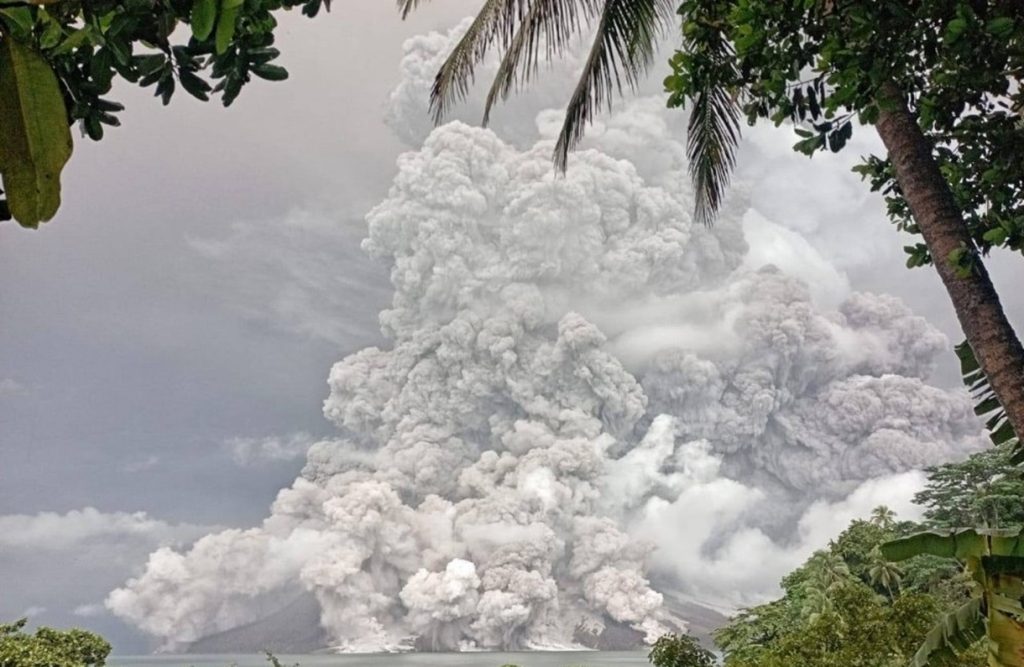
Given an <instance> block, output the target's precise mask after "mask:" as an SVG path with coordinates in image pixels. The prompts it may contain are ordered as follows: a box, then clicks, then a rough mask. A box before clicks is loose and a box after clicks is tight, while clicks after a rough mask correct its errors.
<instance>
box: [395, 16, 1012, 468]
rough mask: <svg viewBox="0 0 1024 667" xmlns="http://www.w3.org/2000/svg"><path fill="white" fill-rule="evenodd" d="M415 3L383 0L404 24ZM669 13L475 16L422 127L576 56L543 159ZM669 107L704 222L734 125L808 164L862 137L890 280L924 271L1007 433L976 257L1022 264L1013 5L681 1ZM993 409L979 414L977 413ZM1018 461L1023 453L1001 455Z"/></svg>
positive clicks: (626, 83)
mask: <svg viewBox="0 0 1024 667" xmlns="http://www.w3.org/2000/svg"><path fill="white" fill-rule="evenodd" d="M416 4H418V0H399V5H400V6H401V7H402V9H403V11H404V12H408V11H409V10H410V9H411V8H412V7H414V6H415V5H416ZM674 4H675V3H672V2H671V1H670V0H486V2H485V3H484V5H483V7H482V9H481V10H480V12H479V14H478V15H477V17H476V19H475V21H474V22H473V24H472V25H471V26H470V28H469V30H468V31H467V33H466V35H465V36H464V37H463V38H462V40H461V41H460V42H459V43H458V45H457V46H456V47H455V48H454V49H453V51H452V53H451V55H450V56H449V57H448V59H447V60H446V61H445V63H444V64H443V66H442V67H441V69H440V71H439V72H438V74H437V78H436V80H435V84H434V88H433V91H432V96H431V102H432V106H433V110H434V113H435V116H436V117H437V118H438V119H440V118H441V117H442V116H443V115H444V114H445V112H446V111H447V110H448V109H449V107H450V106H451V105H452V103H453V102H455V101H457V100H458V99H460V98H461V97H464V96H465V95H466V94H467V93H468V91H469V88H470V83H471V82H472V80H473V74H474V68H475V66H476V65H477V64H478V63H479V62H480V61H481V60H482V59H483V58H484V57H486V56H487V55H488V53H490V52H491V51H492V50H497V51H498V52H499V54H500V59H501V62H500V65H499V67H498V71H497V75H496V77H495V79H494V81H493V82H492V84H491V88H490V91H489V93H488V95H487V103H486V106H485V108H486V111H485V119H484V120H485V121H486V119H487V115H488V114H489V112H490V109H491V108H492V106H493V105H494V104H495V103H496V102H497V101H498V100H500V99H503V98H504V97H506V96H507V95H508V94H509V93H510V92H511V91H512V90H514V89H516V88H517V87H518V86H520V85H521V84H523V83H525V82H527V81H528V80H529V79H530V78H531V77H532V76H534V75H535V74H536V73H537V71H538V67H539V63H540V61H541V60H542V59H543V57H545V56H547V57H556V56H558V55H560V54H561V53H562V52H563V51H564V50H565V49H566V48H567V46H568V45H569V44H570V43H571V42H572V41H573V39H574V38H575V37H576V36H577V35H578V34H580V33H582V32H584V31H588V30H593V32H594V39H593V42H592V45H591V48H590V51H589V54H588V56H587V59H586V61H585V63H584V67H583V71H582V74H581V76H580V79H579V82H578V83H577V85H576V88H575V89H574V90H573V91H572V94H571V96H570V99H569V104H568V107H567V109H566V114H565V119H564V122H563V126H562V130H561V133H560V134H559V139H558V142H557V145H556V148H555V156H554V159H555V162H556V164H557V165H558V166H559V167H561V168H563V169H564V168H565V165H566V159H567V155H568V152H569V151H570V150H571V149H572V147H573V146H574V145H576V143H577V142H578V141H579V139H580V138H581V137H582V135H583V131H584V128H585V126H586V124H587V123H588V122H590V121H591V120H592V119H593V116H594V114H595V112H596V111H597V110H598V109H600V108H601V107H603V106H605V105H608V104H609V103H610V102H611V99H612V97H613V96H614V95H615V94H616V93H618V92H620V91H621V90H622V89H623V88H624V87H635V86H636V84H637V82H638V81H639V79H640V76H641V74H642V73H643V72H644V71H645V70H646V68H647V67H648V66H649V64H650V62H651V59H652V54H653V53H654V49H655V44H656V42H657V40H658V38H659V36H660V35H661V34H662V32H663V30H664V28H665V27H666V26H667V25H669V22H670V21H671V20H672V19H671V11H672V10H673V9H675V8H676V7H675V6H674ZM678 14H679V16H680V25H681V35H680V46H679V49H678V51H677V52H676V54H675V55H674V56H673V57H672V60H671V67H672V74H671V75H670V76H669V77H668V79H667V80H666V89H667V91H668V93H669V105H670V106H674V107H683V106H686V105H689V106H690V119H689V136H688V148H689V151H688V152H689V158H690V165H689V168H690V173H691V177H692V179H693V181H694V184H695V186H696V195H697V196H696V211H695V213H696V215H697V217H698V218H699V219H701V220H704V221H705V222H710V221H711V220H712V219H713V218H714V215H715V213H716V212H717V210H718V209H719V206H720V205H721V202H722V198H723V196H724V193H725V190H726V186H727V184H728V180H729V175H730V172H731V170H732V168H733V165H734V162H735V148H736V146H737V143H738V141H739V137H740V119H741V118H742V117H745V118H746V120H747V121H748V122H750V123H754V122H756V121H757V120H758V119H769V120H771V121H772V122H774V123H775V124H776V125H779V124H782V123H783V122H787V121H788V122H791V123H792V124H793V125H794V126H795V127H796V132H797V134H798V135H799V136H800V137H801V140H800V141H799V142H798V143H797V144H796V146H795V148H796V149H797V150H799V151H801V152H804V153H807V154H808V155H811V154H813V153H815V152H817V151H821V150H831V151H839V150H842V149H843V148H844V147H845V146H846V144H847V142H848V140H849V139H850V137H851V136H852V134H853V131H854V129H855V127H859V126H862V125H867V126H873V127H874V129H875V131H876V132H877V133H878V135H879V137H881V139H882V142H883V143H884V145H885V147H886V150H887V151H888V155H887V156H886V157H884V158H883V157H876V156H870V157H868V158H867V159H865V161H864V163H863V164H862V165H860V167H858V171H859V172H860V173H861V174H862V176H863V177H864V178H866V179H867V180H868V181H869V182H870V184H871V187H872V189H874V190H879V191H881V192H882V193H883V194H884V195H885V197H886V202H887V205H888V210H889V215H890V217H891V219H892V220H893V221H894V222H895V223H896V224H897V225H898V226H899V228H900V229H902V230H904V231H907V232H910V233H912V234H920V235H921V237H922V242H918V243H915V244H914V245H910V246H907V252H908V254H909V258H908V265H909V266H911V267H914V266H922V265H927V264H933V265H934V266H935V268H936V270H937V271H938V273H939V276H940V278H941V280H942V282H943V284H944V286H945V288H946V291H947V293H948V294H949V297H950V300H951V301H952V303H953V306H954V309H955V311H956V313H957V317H958V319H959V321H960V325H961V327H962V328H963V330H964V333H965V334H966V337H967V343H968V344H969V347H970V349H971V350H972V354H974V355H975V356H976V359H977V361H978V364H979V368H980V370H981V371H983V374H984V380H985V382H984V384H983V386H980V387H979V390H980V393H982V394H987V393H988V392H989V389H990V391H991V394H992V396H991V398H992V399H994V400H995V401H996V403H995V404H994V405H993V404H992V403H991V402H988V403H986V404H985V407H987V408H989V410H987V411H986V412H992V411H994V412H995V414H994V415H993V417H992V418H993V419H995V420H996V421H997V423H1001V422H1005V423H1006V425H1007V429H1009V430H1010V431H1015V432H1017V433H1022V432H1024V382H1022V380H1021V378H1024V347H1022V346H1021V343H1020V340H1019V338H1018V337H1017V334H1016V332H1015V331H1014V329H1013V327H1012V326H1011V325H1010V322H1009V320H1008V319H1007V317H1006V314H1005V313H1004V311H1003V308H1002V305H1001V304H1000V301H999V296H998V294H997V293H996V290H995V287H994V286H993V284H992V282H991V280H990V278H989V275H988V272H987V270H986V268H985V264H984V262H983V255H985V254H987V253H988V252H989V251H990V250H991V249H992V248H996V247H1002V248H1007V249H1010V250H1013V251H1021V250H1022V248H1024V197H1022V194H1024V169H1021V168H1020V155H1021V153H1022V152H1024V127H1022V124H1021V117H1020V114H1021V113H1022V111H1024V86H1021V85H1020V82H1021V79H1022V78H1024V48H1022V45H1024V17H1022V14H1024V11H1022V8H1021V3H1020V2H1019V0H913V1H909V2H908V1H907V0H681V2H680V4H679V6H678ZM993 408H994V410H993ZM1018 454H1020V457H1021V459H1024V449H1022V450H1018Z"/></svg>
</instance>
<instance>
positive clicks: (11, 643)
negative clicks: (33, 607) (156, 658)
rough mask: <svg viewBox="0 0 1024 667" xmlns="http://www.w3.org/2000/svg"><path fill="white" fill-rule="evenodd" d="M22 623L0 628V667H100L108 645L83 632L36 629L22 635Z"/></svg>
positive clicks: (103, 662)
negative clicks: (33, 632)
mask: <svg viewBox="0 0 1024 667" xmlns="http://www.w3.org/2000/svg"><path fill="white" fill-rule="evenodd" d="M25 623H26V620H25V619H21V620H20V621H17V622H15V623H8V624H2V625H0V667H54V666H56V665H59V666H60V667H102V666H103V665H104V664H105V660H106V659H107V656H108V655H109V654H110V644H108V643H107V642H106V641H105V640H104V639H103V638H102V637H99V636H97V635H94V634H93V633H91V632H86V631H85V630H78V629H73V630H54V629H53V628H38V629H36V631H35V634H29V633H27V632H25V631H24V628H25Z"/></svg>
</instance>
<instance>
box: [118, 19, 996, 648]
mask: <svg viewBox="0 0 1024 667" xmlns="http://www.w3.org/2000/svg"><path fill="white" fill-rule="evenodd" d="M450 39H451V36H447V37H445V36H439V35H434V36H431V37H427V38H420V41H414V42H412V45H411V47H410V52H409V53H410V55H409V56H408V57H407V60H406V62H405V63H404V65H403V67H404V71H406V72H413V73H416V72H422V71H428V70H427V68H426V66H425V65H424V64H423V63H424V62H425V61H426V60H429V57H433V56H430V53H434V54H435V55H436V53H439V52H441V51H442V50H443V49H444V48H445V47H446V44H448V43H449V41H450ZM431 49H433V51H431ZM403 85H404V86H405V88H404V89H402V88H400V89H399V91H398V92H396V95H395V98H394V101H395V102H396V104H397V106H396V108H395V110H394V111H393V113H392V118H393V119H403V118H412V117H415V116H416V115H417V114H418V113H421V112H425V109H424V108H423V106H422V98H421V97H419V93H416V94H412V93H410V92H409V91H411V90H412V91H415V90H416V89H417V85H419V84H417V83H416V81H406V82H404V83H403ZM403 105H411V106H403ZM661 106H662V104H661V101H660V100H657V99H654V100H637V101H635V102H632V103H629V104H626V105H623V106H622V110H621V111H620V112H618V113H617V114H615V115H612V116H610V117H608V118H606V119H604V120H603V121H602V124H601V125H600V126H599V127H598V128H595V131H594V132H593V133H591V135H590V139H588V144H587V146H588V147H587V148H586V149H584V150H582V151H580V152H578V153H577V154H575V155H574V156H573V158H572V159H571V162H570V168H569V170H568V173H567V174H566V175H564V176H561V175H556V174H555V173H553V171H552V168H551V162H550V153H551V148H552V142H551V140H550V138H549V137H550V125H551V122H552V115H551V114H550V113H540V114H539V116H538V123H537V127H538V128H539V134H540V137H541V138H540V141H539V142H536V143H534V144H532V145H524V144H522V142H521V141H517V145H519V146H525V147H522V148H517V147H516V146H513V145H512V144H509V143H506V142H505V141H503V140H502V139H501V138H499V136H498V135H497V134H495V133H494V132H492V131H490V130H484V129H479V128H474V127H470V126H468V125H465V124H463V123H461V122H453V123H451V124H448V125H445V126H443V127H441V128H439V129H436V130H434V131H433V132H431V133H430V134H429V136H427V137H426V139H425V141H424V143H423V145H422V147H421V148H419V149H418V150H416V151H413V152H410V153H407V154H405V155H403V156H402V157H401V158H400V160H399V163H398V173H397V175H396V176H395V179H394V183H393V185H392V188H391V191H390V193H389V195H388V197H387V198H386V199H385V200H384V201H383V202H381V203H380V204H379V205H378V206H376V207H375V208H374V209H373V210H372V211H371V212H370V213H369V214H368V216H367V223H368V230H369V235H368V238H367V239H366V240H365V241H364V243H363V247H364V249H365V251H366V252H367V253H369V255H371V256H372V257H374V258H376V259H378V260H380V261H381V262H383V263H384V264H386V265H387V266H388V267H390V271H391V283H392V285H393V287H394V297H393V300H392V305H391V307H390V308H389V309H387V310H385V311H384V312H383V313H381V317H380V321H381V326H382V330H383V333H384V334H385V335H386V336H387V338H388V339H389V340H390V341H391V345H390V347H388V348H386V349H381V348H368V349H365V350H362V351H361V352H358V353H356V354H353V355H351V356H349V357H347V358H345V359H344V360H342V361H340V362H339V363H337V364H336V365H335V366H334V368H332V369H331V372H330V376H329V385H330V395H329V396H328V398H327V400H326V401H325V403H324V414H325V415H326V417H327V418H328V419H329V420H330V421H332V422H333V423H335V424H336V425H337V426H338V427H339V432H340V433H341V434H343V435H342V436H340V437H339V438H338V439H336V440H330V441H324V442H320V443H317V444H315V445H313V447H312V448H311V449H310V451H309V455H308V462H307V465H306V467H305V469H304V470H303V472H302V475H301V477H300V478H299V479H297V480H296V481H295V483H294V484H293V485H292V486H291V487H290V488H287V489H284V490H282V491H281V492H280V494H279V495H278V498H277V500H276V502H275V503H274V505H273V507H272V508H271V513H270V516H269V517H268V518H267V519H266V520H265V521H264V522H263V524H262V525H261V526H259V527H256V528H252V529H249V530H229V531H224V532H221V533H217V534H213V535H210V536H207V537H204V538H202V539H200V540H199V541H198V542H196V543H195V545H194V546H193V547H192V548H191V549H190V550H188V551H185V552H178V551H173V550H171V549H162V550H160V551H157V552H155V553H154V554H153V555H152V556H151V558H150V561H149V564H148V566H147V568H146V570H145V571H144V572H143V573H142V574H140V575H139V576H138V577H136V578H134V579H131V580H130V581H128V582H127V583H126V584H125V586H124V587H122V588H120V589H118V590H116V591H113V592H112V593H111V594H110V596H109V598H108V600H107V605H108V607H109V608H110V609H111V610H113V611H114V612H115V613H116V614H118V615H119V616H120V617H122V618H124V619H126V620H127V621H129V622H131V623H134V624H136V625H138V626H139V627H141V628H143V629H144V630H146V631H148V632H150V633H152V634H153V635H155V636H156V637H159V638H160V639H161V640H162V641H163V642H164V646H165V647H166V648H175V647H180V646H183V645H185V644H187V643H188V642H190V641H193V640H195V639H197V638H199V637H200V636H202V635H205V634H210V633H213V632H217V631H220V630H224V629H227V628H231V627H235V626H238V625H241V624H244V623H247V622H251V621H254V620H257V619H259V618H263V617H265V616H266V615H268V614H269V613H272V612H274V611H275V610H278V609H281V608H283V607H284V606H286V605H287V604H288V603H290V602H291V601H293V600H294V599H295V597H296V596H299V595H302V594H304V592H312V593H313V594H314V595H315V596H316V598H317V600H318V601H319V604H320V606H321V610H322V615H321V623H322V625H323V627H324V628H325V630H326V631H327V633H328V635H329V637H330V638H331V641H332V642H333V644H334V646H336V647H337V648H339V649H341V650H350V651H357V650H380V649H397V648H403V647H404V648H408V647H411V646H413V645H415V646H419V647H427V648H433V649H479V648H542V647H565V646H571V645H573V643H574V633H575V632H576V630H577V629H578V628H580V627H584V628H600V627H603V626H604V625H606V624H608V623H610V622H614V623H616V624H623V625H627V626H631V627H633V628H635V629H636V630H638V631H639V632H641V633H643V634H644V636H646V637H647V639H648V640H650V639H653V638H654V637H656V636H657V635H658V634H659V633H660V632H663V631H664V630H665V629H666V628H668V627H670V626H673V625H675V626H680V625H684V624H683V623H682V621H680V620H679V619H676V618H674V617H673V615H672V614H671V612H670V611H669V610H668V608H667V606H666V605H665V604H664V598H663V596H662V592H669V591H671V592H672V593H673V594H682V595H691V596H699V597H701V598H704V599H714V600H715V601H716V602H717V603H718V604H721V605H723V606H730V605H738V604H743V603H745V602H749V601H755V600H758V599H762V598H763V597H764V596H765V595H770V594H771V593H772V591H773V590H774V586H775V584H776V581H777V578H778V576H780V575H781V574H782V573H784V572H785V571H786V569H787V568H788V567H791V566H792V565H793V564H795V563H796V562H799V559H800V558H802V557H804V556H806V554H807V553H808V552H809V551H810V550H812V549H814V548H816V547H819V546H821V545H822V543H823V542H824V541H825V540H827V539H828V538H829V537H830V536H831V534H832V531H834V530H836V529H838V528H840V527H841V525H842V523H843V522H844V521H846V520H849V518H853V517H854V516H857V515H858V514H859V513H863V512H867V511H868V510H870V508H871V507H872V506H873V505H875V504H879V503H882V502H885V503H889V504H891V505H894V506H895V507H896V508H897V509H900V510H904V511H907V510H908V509H909V506H910V504H909V497H910V496H911V495H912V494H913V491H914V490H915V489H916V488H918V487H919V486H920V483H921V476H920V474H919V473H917V472H914V470H915V469H916V468H919V467H921V466H922V465H924V464H926V463H933V462H937V461H941V460H944V459H949V458H954V457H958V456H963V455H965V454H966V453H967V452H969V451H971V450H973V449H975V448H977V447H980V446H981V445H982V438H981V434H980V429H979V425H978V424H977V422H976V421H975V419H974V418H973V414H972V411H971V408H970V402H969V400H968V399H967V398H966V396H964V395H962V394H959V393H951V392H947V391H944V390H940V389H936V388H934V387H931V386H929V385H928V384H926V382H925V380H924V378H926V377H927V375H928V373H929V370H930V368H931V366H932V364H933V362H934V359H935V357H936V355H938V354H943V353H946V349H947V348H948V343H947V341H946V340H945V338H944V337H943V336H942V335H941V334H939V333H938V332H937V331H936V330H935V329H933V328H932V327H931V326H930V325H929V324H928V323H927V322H926V321H924V320H923V319H921V318H919V317H916V316H914V315H913V313H911V312H910V311H909V310H908V309H907V308H906V306H904V305H903V304H902V303H901V302H899V301H897V300H895V299H893V298H891V297H888V296H884V295H872V294H859V293H849V292H848V290H846V292H845V293H842V294H841V295H840V296H841V298H836V295H837V294H840V292H842V290H843V287H842V281H841V280H839V279H836V280H833V283H832V284H833V285H834V289H831V290H830V291H829V292H828V295H827V298H826V296H823V295H822V294H818V295H816V294H815V293H813V292H812V291H811V290H810V289H809V288H808V285H807V283H806V282H805V281H804V280H803V279H802V278H804V279H807V278H813V275H807V274H801V273H800V270H796V271H795V273H796V274H797V275H792V272H787V270H786V267H783V268H781V269H780V268H778V267H775V266H771V265H767V266H762V265H759V264H758V263H757V262H755V261H754V260H752V259H751V258H752V257H762V256H763V255H764V253H756V252H752V251H751V249H750V248H749V247H748V244H747V241H746V240H745V236H744V229H745V228H747V227H749V225H751V224H753V223H752V222H751V221H752V220H755V217H756V212H752V211H750V210H749V206H748V205H747V204H746V203H745V201H744V199H743V197H742V188H740V191H741V192H740V194H739V195H737V196H735V197H734V198H733V199H732V200H731V202H730V203H729V205H728V207H727V210H726V211H725V212H724V214H723V216H722V219H721V220H720V221H719V222H718V224H717V225H716V226H715V227H714V228H712V229H706V228H704V227H702V226H700V225H695V224H694V222H693V220H692V218H691V215H690V211H691V206H692V198H691V195H690V193H689V192H688V190H687V188H686V185H685V184H686V182H687V181H686V177H685V163H684V162H683V156H684V151H683V147H682V145H681V144H680V137H681V134H679V132H678V131H677V130H676V129H675V127H676V124H677V123H678V119H677V118H675V117H674V116H670V115H669V114H668V113H667V112H665V111H663V110H662V109H661ZM396 122H398V121H396ZM406 127H407V129H408V133H409V135H410V136H412V135H413V134H414V133H415V128H414V127H413V125H412V124H409V125H407V126H406ZM756 224H757V225H759V226H758V227H757V228H758V229H759V230H761V231H762V232H763V231H764V230H766V229H768V230H771V229H772V225H773V224H774V223H772V222H770V221H765V220H763V219H762V220H756ZM762 237H763V234H762ZM771 238H772V239H773V240H774V242H775V243H777V244H786V243H788V244H789V245H786V246H785V247H784V248H782V250H784V251H785V252H783V253H781V255H783V256H788V257H791V258H793V261H792V264H793V265H794V266H797V267H812V270H813V271H818V272H820V273H821V274H822V275H828V276H832V277H833V278H835V277H836V276H839V273H838V272H835V271H833V270H832V269H831V268H830V267H829V265H828V262H826V261H825V260H824V259H823V258H822V257H820V256H819V255H816V254H814V251H813V249H812V248H811V247H810V246H809V245H807V244H806V243H800V242H798V240H793V239H794V235H792V234H789V235H787V234H775V235H773V236H771ZM772 251H773V252H775V253H776V254H779V252H778V251H779V248H773V249H772ZM339 270H340V269H339ZM823 294H824V293H823ZM830 299H831V300H832V301H835V302H837V304H831V305H830V301H829V300H830ZM833 305H834V306H835V307H833ZM652 581H657V582H658V584H657V586H655V585H652V583H651V582H652Z"/></svg>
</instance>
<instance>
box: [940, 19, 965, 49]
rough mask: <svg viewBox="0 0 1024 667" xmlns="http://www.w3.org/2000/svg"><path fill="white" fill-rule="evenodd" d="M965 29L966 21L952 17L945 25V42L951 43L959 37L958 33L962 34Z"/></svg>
mask: <svg viewBox="0 0 1024 667" xmlns="http://www.w3.org/2000/svg"><path fill="white" fill-rule="evenodd" d="M965 30H967V21H965V20H964V19H961V18H957V19H953V20H952V21H950V22H949V24H948V25H947V26H946V35H945V40H946V42H948V43H953V42H955V41H956V40H958V39H960V35H962V34H963V33H964V31H965Z"/></svg>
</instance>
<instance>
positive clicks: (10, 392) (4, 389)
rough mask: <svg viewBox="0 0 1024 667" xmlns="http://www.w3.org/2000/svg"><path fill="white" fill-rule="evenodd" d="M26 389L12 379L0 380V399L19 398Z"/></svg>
mask: <svg viewBox="0 0 1024 667" xmlns="http://www.w3.org/2000/svg"><path fill="white" fill-rule="evenodd" d="M26 391H28V389H27V388H26V387H25V385H23V384H21V383H20V382H18V381H17V380H15V379H14V378H0V398H3V397H4V396H20V395H21V394H24V393H25V392H26Z"/></svg>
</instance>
